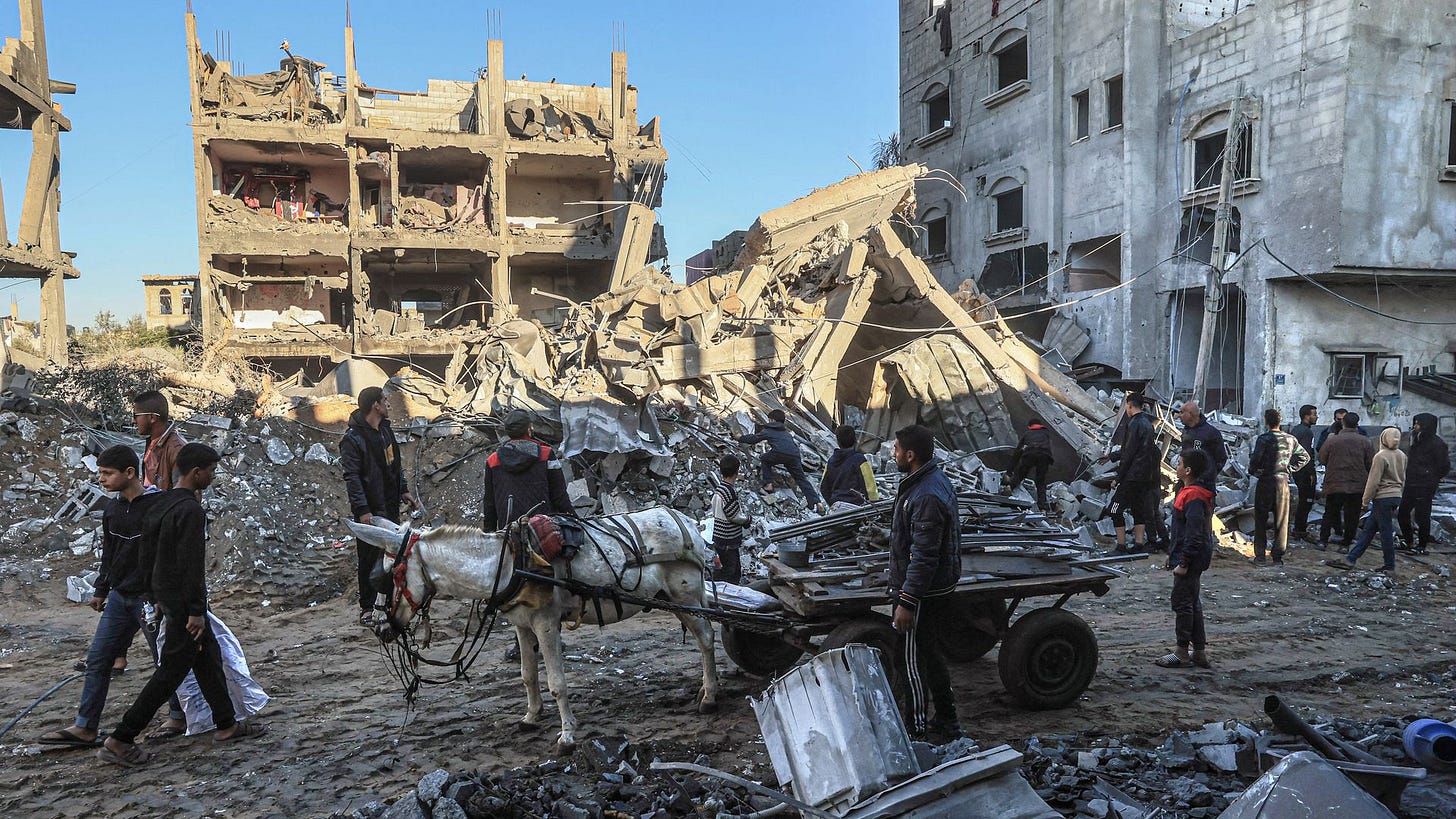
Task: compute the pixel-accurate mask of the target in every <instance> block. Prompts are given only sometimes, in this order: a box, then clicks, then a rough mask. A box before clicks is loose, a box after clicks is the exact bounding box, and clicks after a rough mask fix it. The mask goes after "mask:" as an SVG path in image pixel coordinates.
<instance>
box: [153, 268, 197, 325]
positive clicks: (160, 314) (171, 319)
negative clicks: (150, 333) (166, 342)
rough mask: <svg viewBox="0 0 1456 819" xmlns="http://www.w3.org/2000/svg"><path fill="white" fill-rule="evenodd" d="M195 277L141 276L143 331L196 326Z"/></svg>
mask: <svg viewBox="0 0 1456 819" xmlns="http://www.w3.org/2000/svg"><path fill="white" fill-rule="evenodd" d="M196 296H197V277H196V276H163V275H160V274H154V275H150V276H142V299H143V303H144V307H145V313H144V314H143V315H144V317H145V318H146V322H147V328H148V329H154V328H157V327H166V328H169V329H172V328H179V329H180V328H184V327H193V326H195V325H196V324H197V300H196Z"/></svg>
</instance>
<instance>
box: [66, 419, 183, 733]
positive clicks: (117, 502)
mask: <svg viewBox="0 0 1456 819" xmlns="http://www.w3.org/2000/svg"><path fill="white" fill-rule="evenodd" d="M96 466H97V479H98V480H99V481H100V483H101V488H102V489H105V490H106V491H107V492H115V493H116V497H114V498H112V499H111V501H109V502H108V503H107V504H106V511H105V512H103V513H102V517H101V571H100V573H99V575H98V576H97V578H96V591H95V593H94V594H93V595H92V597H91V603H90V605H91V608H92V609H94V610H96V611H99V612H101V620H100V621H99V622H98V623H97V624H96V635H95V636H94V637H92V639H91V650H90V651H89V652H87V654H86V679H85V681H84V682H82V684H81V685H82V687H81V706H80V708H78V709H77V711H76V722H75V724H74V725H72V726H71V727H69V728H62V729H60V730H59V731H55V732H53V733H50V734H46V735H45V736H43V737H41V738H40V743H41V744H42V745H65V746H85V745H95V744H99V742H98V740H97V739H96V737H97V731H98V729H99V728H100V727H101V711H102V709H103V707H104V706H105V705H106V695H107V693H108V692H109V691H110V689H111V677H112V676H113V674H114V673H115V672H113V670H112V663H113V662H114V661H115V660H116V659H117V658H124V657H125V656H126V650H127V648H129V647H130V646H131V642H132V640H133V638H135V637H136V633H137V631H138V630H141V629H142V628H143V626H144V617H143V614H142V609H143V603H144V601H143V596H144V595H145V592H146V590H147V584H148V581H149V578H148V576H147V572H146V571H145V570H144V569H143V567H142V566H140V565H139V564H138V552H140V548H139V546H140V544H139V541H140V540H141V536H142V521H143V519H144V518H145V516H146V514H147V511H148V510H149V509H151V507H152V504H153V503H154V502H155V501H156V500H157V499H158V498H160V497H161V493H160V492H159V491H157V490H156V489H155V488H152V489H150V490H148V489H147V487H145V486H144V485H143V484H142V478H141V461H140V460H139V459H138V458H137V454H136V452H135V451H133V450H132V449H131V448H130V447H126V446H114V447H110V448H108V449H106V450H104V451H103V452H102V453H101V454H100V455H99V456H97V458H96ZM146 634H147V642H148V643H151V644H153V647H152V651H153V656H155V653H156V646H155V643H156V637H155V636H153V634H152V633H151V631H150V630H147V631H146ZM172 702H173V709H174V711H173V713H172V714H171V715H170V719H169V720H168V723H167V725H165V726H163V729H164V730H167V732H168V734H169V735H174V732H176V733H181V732H182V731H184V730H186V728H187V722H186V716H185V715H184V714H183V712H182V706H181V705H180V704H178V703H177V697H176V696H175V695H174V696H173V697H172Z"/></svg>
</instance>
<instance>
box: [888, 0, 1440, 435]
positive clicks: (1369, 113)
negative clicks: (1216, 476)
mask: <svg viewBox="0 0 1456 819" xmlns="http://www.w3.org/2000/svg"><path fill="white" fill-rule="evenodd" d="M900 16H901V26H900V30H901V39H900V54H901V60H900V63H901V83H900V93H901V122H900V125H901V136H902V139H903V141H904V145H905V153H906V156H905V158H906V160H907V161H915V162H922V163H925V164H927V165H929V166H931V167H934V168H940V169H944V170H946V171H948V172H949V173H950V174H952V175H954V176H955V177H956V178H957V179H958V180H959V181H960V183H961V185H962V186H963V187H964V189H965V192H966V197H965V198H963V197H962V195H961V193H960V192H958V191H956V190H954V189H953V188H952V186H951V185H948V184H946V183H944V182H937V181H934V180H926V181H923V182H922V183H921V184H920V186H919V189H918V194H919V200H920V201H919V207H920V221H921V224H922V226H923V227H924V230H923V231H921V232H920V236H919V242H920V243H921V248H920V249H921V250H922V251H923V252H927V253H929V254H931V255H932V256H934V258H935V259H936V262H935V264H934V269H935V271H936V275H937V276H938V277H939V278H940V279H941V281H942V282H943V283H945V284H946V285H947V286H949V287H951V288H954V287H956V286H957V285H958V284H959V282H960V281H962V280H964V279H967V278H970V279H973V280H975V281H976V282H977V283H978V284H979V286H980V287H981V289H982V290H983V291H984V292H985V293H986V294H987V295H988V296H990V297H992V298H996V299H998V300H999V301H998V306H999V307H1001V308H1002V309H1003V311H1005V312H1007V313H1010V314H1014V313H1026V314H1027V315H1025V317H1024V318H1021V319H1018V320H1017V321H1016V322H1015V325H1016V326H1017V327H1018V329H1019V330H1021V331H1022V332H1023V333H1024V334H1025V335H1026V336H1028V337H1029V338H1032V339H1036V340H1040V339H1042V337H1043V335H1046V336H1047V338H1048V340H1053V341H1055V342H1057V344H1056V345H1054V346H1059V347H1063V348H1064V352H1066V353H1067V356H1068V358H1070V359H1071V360H1072V363H1073V364H1074V365H1075V366H1077V367H1078V368H1085V371H1087V372H1094V371H1096V370H1097V369H1098V368H1096V367H1094V366H1092V365H1103V368H1105V370H1106V371H1107V372H1109V373H1110V374H1112V375H1114V376H1116V375H1118V374H1120V375H1122V376H1124V377H1128V378H1150V379H1152V380H1153V383H1154V387H1155V389H1156V390H1157V391H1158V392H1160V393H1162V394H1164V395H1168V396H1172V397H1177V398H1182V397H1187V396H1188V395H1189V394H1190V393H1191V389H1192V381H1193V370H1194V360H1195V358H1196V356H1197V347H1198V336H1199V331H1200V328H1201V325H1202V320H1203V316H1204V310H1203V282H1204V280H1205V276H1206V273H1207V271H1208V265H1207V262H1208V261H1209V260H1210V258H1211V256H1212V252H1213V242H1212V226H1213V221H1214V215H1215V207H1214V205H1215V203H1216V200H1217V198H1218V182H1219V179H1220V174H1221V170H1222V163H1221V159H1222V155H1223V151H1224V148H1225V142H1226V139H1227V136H1228V134H1227V132H1228V127H1229V122H1230V108H1231V107H1232V103H1233V102H1234V99H1235V97H1238V96H1239V95H1240V89H1242V100H1243V103H1242V108H1243V110H1244V112H1245V113H1246V114H1247V116H1248V120H1247V122H1248V126H1247V130H1246V131H1245V132H1244V135H1245V137H1246V138H1245V140H1244V144H1243V146H1242V147H1243V150H1241V151H1239V152H1238V154H1237V155H1236V157H1235V166H1234V169H1235V171H1236V174H1237V175H1236V177H1235V180H1236V181H1235V183H1234V185H1233V211H1232V216H1233V217H1234V223H1235V227H1234V228H1233V229H1232V230H1230V233H1229V245H1228V248H1229V256H1228V258H1229V259H1230V260H1232V261H1233V263H1232V266H1231V268H1230V269H1229V271H1228V273H1227V274H1226V275H1225V277H1224V282H1225V287H1224V292H1225V297H1224V299H1223V304H1222V307H1221V309H1220V312H1219V313H1218V314H1217V316H1216V318H1215V321H1216V328H1217V332H1216V334H1215V339H1214V354H1213V357H1212V365H1211V367H1210V372H1209V378H1208V395H1207V396H1206V397H1205V398H1206V403H1208V404H1209V405H1211V406H1213V407H1219V406H1226V407H1228V408H1230V409H1233V410H1236V411H1239V412H1243V413H1246V414H1256V413H1258V412H1259V411H1261V410H1262V409H1263V408H1264V407H1266V406H1276V407H1279V408H1280V409H1282V410H1283V411H1284V413H1285V416H1286V418H1289V417H1292V415H1293V413H1294V412H1295V410H1296V409H1297V408H1298V407H1299V406H1300V405H1301V404H1304V403H1310V404H1314V405H1316V406H1318V407H1320V409H1321V415H1322V417H1323V418H1326V419H1328V418H1329V417H1330V411H1331V410H1332V409H1333V408H1335V407H1337V406H1344V407H1349V408H1351V409H1354V408H1356V407H1357V406H1358V407H1360V410H1359V411H1360V412H1361V415H1362V416H1363V417H1364V418H1365V419H1367V422H1368V423H1372V424H1379V423H1395V424H1397V425H1399V426H1403V427H1408V426H1409V423H1408V421H1409V417H1410V415H1412V414H1414V413H1416V412H1423V411H1430V412H1434V413H1436V414H1437V415H1439V416H1442V419H1443V426H1445V425H1447V424H1450V423H1451V422H1452V421H1453V420H1456V417H1453V414H1456V407H1453V406H1452V404H1451V403H1449V402H1453V401H1456V390H1446V389H1445V388H1444V387H1443V386H1442V383H1441V380H1440V379H1438V378H1428V377H1424V376H1426V375H1427V374H1428V373H1430V372H1436V373H1445V374H1451V373H1453V371H1456V361H1453V350H1456V290H1453V288H1452V287H1451V285H1452V283H1456V241H1453V240H1456V236H1453V232H1456V117H1453V110H1456V6H1453V5H1452V4H1450V3H1434V2H1429V1H1428V0H1388V2H1384V3H1378V4H1377V3H1368V2H1361V0H1258V2H1251V1H1250V0H1078V2H1054V1H1053V0H999V2H968V0H901V3H900ZM947 25H948V26H949V36H948V37H946V36H943V34H944V29H945V26H947ZM1271 251H1272V252H1271ZM1280 260H1282V261H1283V262H1284V263H1287V264H1288V265H1289V268H1293V271H1297V273H1296V272H1293V271H1291V270H1290V269H1289V268H1286V267H1285V266H1284V265H1283V264H1281V263H1280ZM1079 300H1082V301H1079ZM1068 302H1073V304H1070V305H1068V306H1063V307H1060V308H1052V307H1050V305H1054V304H1059V303H1068ZM1037 310H1040V312H1031V311H1037ZM1372 311H1374V312H1372ZM1381 313H1383V314H1385V315H1386V316H1390V317H1392V318H1386V317H1383V316H1381V315H1378V314H1381ZM1058 316H1059V317H1061V319H1071V320H1074V321H1075V322H1076V323H1077V324H1078V325H1080V326H1081V327H1082V328H1084V329H1085V331H1086V333H1087V334H1088V337H1089V338H1088V343H1086V344H1085V346H1084V345H1083V344H1082V343H1081V342H1080V341H1078V340H1077V339H1078V338H1079V337H1080V335H1081V334H1080V333H1078V332H1076V331H1075V328H1069V327H1067V326H1065V322H1064V321H1063V320H1061V319H1054V318H1053V317H1058ZM1419 322H1427V323H1419ZM1049 323H1050V325H1051V326H1050V327H1049V326H1048V325H1049ZM1069 340H1070V343H1069ZM1452 383H1453V385H1456V382H1452ZM1439 396H1445V397H1444V400H1441V399H1440V398H1439ZM1447 431H1448V432H1449V431H1450V428H1447Z"/></svg>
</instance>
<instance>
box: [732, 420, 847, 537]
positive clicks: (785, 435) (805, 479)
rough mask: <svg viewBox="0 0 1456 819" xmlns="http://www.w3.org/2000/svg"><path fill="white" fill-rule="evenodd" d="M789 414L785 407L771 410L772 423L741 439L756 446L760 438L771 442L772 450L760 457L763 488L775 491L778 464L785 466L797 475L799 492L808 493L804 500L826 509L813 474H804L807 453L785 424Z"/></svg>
mask: <svg viewBox="0 0 1456 819" xmlns="http://www.w3.org/2000/svg"><path fill="white" fill-rule="evenodd" d="M787 421H788V416H787V415H785V414H784V411H783V410H781V409H776V410H770V411H769V413H768V423H767V424H764V425H763V426H761V427H759V430H758V432H755V433H753V434H751V435H742V436H739V438H738V443H740V444H746V445H748V446H752V445H754V444H756V443H758V442H760V441H767V442H768V452H765V453H763V454H762V455H760V456H759V458H758V477H759V482H760V483H762V484H763V491H764V492H766V493H768V494H770V495H772V494H773V492H774V472H773V468H774V467H775V466H782V467H783V468H784V469H785V470H786V471H787V472H788V473H789V477H790V478H793V480H794V485H795V486H797V487H798V489H799V494H800V495H803V496H804V502H805V503H807V504H808V505H809V508H811V509H813V510H814V511H816V512H819V513H821V514H822V513H823V512H824V511H825V509H824V501H822V500H820V499H819V494H818V493H817V492H815V491H814V483H813V481H810V480H809V476H807V475H805V474H804V456H803V453H801V452H800V451H799V445H798V444H797V443H795V442H794V436H792V435H790V434H789V431H788V429H787V428H786V427H785V426H784V424H785V422H787Z"/></svg>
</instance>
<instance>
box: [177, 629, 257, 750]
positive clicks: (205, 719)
mask: <svg viewBox="0 0 1456 819" xmlns="http://www.w3.org/2000/svg"><path fill="white" fill-rule="evenodd" d="M207 620H208V622H209V623H211V624H212V634H213V636H214V637H216V638H217V645H218V648H220V649H221V650H222V667H223V673H224V674H226V675H227V684H228V697H229V698H230V699H232V701H233V708H234V709H236V713H235V714H233V717H234V719H237V720H238V721H240V722H241V721H242V720H245V719H247V718H248V717H251V716H253V715H254V714H256V713H258V712H259V711H261V710H263V706H265V705H267V704H268V699H269V697H268V694H267V692H265V691H264V690H263V686H261V685H258V683H257V681H255V680H254V679H253V675H252V672H251V671H249V669H248V659H247V657H244V656H243V646H242V644H241V643H239V642H238V638H237V637H234V636H233V633H232V630H231V629H229V628H228V627H227V625H226V624H224V623H223V621H221V620H219V619H217V616H216V615H214V614H213V613H212V612H208V613H207ZM165 641H166V640H165V635H164V634H159V635H157V650H158V651H161V650H162V644H163V643H164V642H165ZM177 699H178V700H179V701H180V702H181V703H182V712H183V713H185V714H186V715H187V736H193V735H195V734H205V733H207V732H208V731H211V730H212V729H213V728H215V727H217V726H216V725H215V724H214V723H213V721H212V708H210V707H209V706H208V704H207V699H206V698H205V697H203V696H202V689H201V688H200V687H199V686H198V685H197V677H195V676H194V675H193V674H192V672H191V671H189V672H187V679H185V680H183V681H182V684H181V685H179V686H177Z"/></svg>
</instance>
